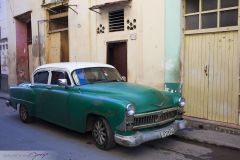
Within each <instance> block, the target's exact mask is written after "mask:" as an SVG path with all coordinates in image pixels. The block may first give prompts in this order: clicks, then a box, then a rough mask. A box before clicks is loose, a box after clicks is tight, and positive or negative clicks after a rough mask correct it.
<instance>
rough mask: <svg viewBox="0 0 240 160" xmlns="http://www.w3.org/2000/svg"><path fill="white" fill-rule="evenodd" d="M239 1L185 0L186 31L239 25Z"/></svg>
mask: <svg viewBox="0 0 240 160" xmlns="http://www.w3.org/2000/svg"><path fill="white" fill-rule="evenodd" d="M238 3H239V2H238V0H185V29H186V30H198V29H209V28H220V27H230V26H237V25H238Z"/></svg>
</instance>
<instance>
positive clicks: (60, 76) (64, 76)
mask: <svg viewBox="0 0 240 160" xmlns="http://www.w3.org/2000/svg"><path fill="white" fill-rule="evenodd" d="M58 79H67V84H68V85H71V82H70V79H69V76H68V74H67V72H60V71H52V78H51V84H53V85H58Z"/></svg>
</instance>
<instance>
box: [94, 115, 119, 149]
mask: <svg viewBox="0 0 240 160" xmlns="http://www.w3.org/2000/svg"><path fill="white" fill-rule="evenodd" d="M92 136H93V138H94V141H95V144H96V146H97V147H98V148H100V149H102V150H109V149H111V148H113V147H114V146H115V141H114V134H113V132H112V129H111V127H110V126H109V124H108V122H107V121H106V120H105V119H104V118H97V119H96V121H95V122H94V125H93V130H92Z"/></svg>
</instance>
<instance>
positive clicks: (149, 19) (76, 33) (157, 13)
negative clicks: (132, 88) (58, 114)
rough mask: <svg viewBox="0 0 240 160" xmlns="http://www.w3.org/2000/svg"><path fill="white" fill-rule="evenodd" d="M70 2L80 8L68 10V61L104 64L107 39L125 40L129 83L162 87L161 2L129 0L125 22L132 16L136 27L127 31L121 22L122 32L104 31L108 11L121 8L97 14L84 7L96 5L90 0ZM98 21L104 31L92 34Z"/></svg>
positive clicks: (162, 34) (105, 10)
mask: <svg viewBox="0 0 240 160" xmlns="http://www.w3.org/2000/svg"><path fill="white" fill-rule="evenodd" d="M98 3H99V2H98ZM70 4H78V6H77V7H76V8H75V9H77V11H80V12H79V14H76V13H74V12H72V11H71V10H70V11H69V36H70V38H69V39H70V46H69V47H70V60H71V61H75V60H78V61H97V62H102V63H106V59H107V58H106V56H107V55H106V53H107V42H112V41H122V40H126V41H127V43H128V46H127V50H128V58H127V59H128V80H129V82H135V83H142V84H147V85H151V86H154V87H157V88H163V84H164V56H165V54H164V53H165V51H164V31H165V30H164V28H165V25H164V14H165V9H164V6H165V1H159V0H151V3H149V1H146V0H133V1H132V2H131V3H130V4H129V5H127V6H125V21H126V20H127V19H134V18H135V19H136V20H137V29H136V30H133V31H128V30H127V26H126V25H125V31H123V32H114V33H110V32H108V12H109V11H111V10H115V9H119V8H121V7H118V6H115V7H110V8H105V9H103V10H101V14H97V13H95V12H91V11H89V10H88V8H89V7H90V6H91V5H93V4H96V1H94V0H93V1H91V2H90V1H88V0H85V1H81V2H79V1H76V0H71V1H70ZM100 24H102V25H104V27H105V28H106V29H105V33H104V34H96V29H97V27H98V26H99V25H100ZM132 36H133V37H135V36H136V39H135V38H131V37H132Z"/></svg>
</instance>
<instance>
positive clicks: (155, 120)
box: [133, 108, 177, 129]
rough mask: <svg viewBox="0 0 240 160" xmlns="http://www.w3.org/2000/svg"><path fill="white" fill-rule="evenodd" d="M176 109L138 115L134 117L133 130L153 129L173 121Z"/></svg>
mask: <svg viewBox="0 0 240 160" xmlns="http://www.w3.org/2000/svg"><path fill="white" fill-rule="evenodd" d="M176 115H177V109H175V108H174V109H166V110H162V111H157V112H151V113H146V114H139V115H136V116H135V117H134V126H133V129H139V128H147V127H153V126H157V125H162V124H165V123H168V122H170V121H173V120H175V117H176Z"/></svg>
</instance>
